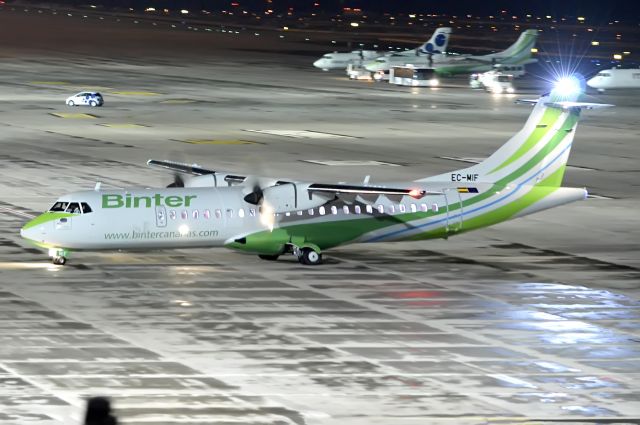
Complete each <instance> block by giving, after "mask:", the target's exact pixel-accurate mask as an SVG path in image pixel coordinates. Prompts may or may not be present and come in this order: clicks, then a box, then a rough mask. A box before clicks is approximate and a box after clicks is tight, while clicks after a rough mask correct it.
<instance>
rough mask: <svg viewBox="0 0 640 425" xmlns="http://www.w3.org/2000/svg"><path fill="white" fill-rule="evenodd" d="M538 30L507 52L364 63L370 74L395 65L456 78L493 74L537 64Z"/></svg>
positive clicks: (526, 33)
mask: <svg viewBox="0 0 640 425" xmlns="http://www.w3.org/2000/svg"><path fill="white" fill-rule="evenodd" d="M537 38H538V30H536V29H528V30H526V31H523V32H522V33H521V34H520V36H519V37H518V39H517V40H516V42H515V43H513V44H512V45H511V46H509V47H508V48H507V49H505V50H503V51H501V52H496V53H490V54H488V55H482V56H474V55H445V54H440V55H435V56H432V58H431V59H430V60H429V59H428V58H427V57H419V58H411V57H406V56H398V55H395V56H384V57H379V58H377V59H375V60H371V61H367V62H364V64H363V66H364V68H365V69H366V70H367V71H371V72H380V71H385V70H389V69H391V67H393V66H403V65H407V64H412V65H414V66H415V67H423V66H424V67H430V68H433V69H434V71H435V72H436V74H438V75H454V74H460V73H469V74H470V73H472V72H485V71H490V70H491V69H493V68H494V67H495V66H496V65H528V64H531V63H535V62H537V59H535V58H533V57H532V56H531V49H532V48H533V47H534V46H535V44H536V39H537Z"/></svg>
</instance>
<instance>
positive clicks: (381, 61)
mask: <svg viewBox="0 0 640 425" xmlns="http://www.w3.org/2000/svg"><path fill="white" fill-rule="evenodd" d="M376 62H378V63H387V60H386V59H385V58H380V59H376Z"/></svg>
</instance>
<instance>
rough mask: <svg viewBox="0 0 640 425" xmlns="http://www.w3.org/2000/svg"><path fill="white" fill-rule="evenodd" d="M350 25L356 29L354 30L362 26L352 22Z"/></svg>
mask: <svg viewBox="0 0 640 425" xmlns="http://www.w3.org/2000/svg"><path fill="white" fill-rule="evenodd" d="M350 25H351V26H352V27H354V28H357V27H359V26H360V24H359V23H357V22H351V24H350Z"/></svg>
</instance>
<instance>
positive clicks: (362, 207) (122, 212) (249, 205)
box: [21, 84, 610, 265]
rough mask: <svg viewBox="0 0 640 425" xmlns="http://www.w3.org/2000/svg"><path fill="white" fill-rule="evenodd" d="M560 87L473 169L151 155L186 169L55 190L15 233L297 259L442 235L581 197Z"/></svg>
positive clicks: (45, 243)
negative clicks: (206, 162) (162, 183)
mask: <svg viewBox="0 0 640 425" xmlns="http://www.w3.org/2000/svg"><path fill="white" fill-rule="evenodd" d="M569 86H570V90H567V89H566V87H564V86H559V87H558V88H556V89H554V90H553V91H552V92H551V93H550V94H547V95H544V96H542V97H541V98H540V99H538V100H529V101H523V102H529V103H533V104H535V106H534V108H533V111H532V112H531V115H530V116H529V119H528V120H527V122H526V124H525V125H524V127H523V128H522V129H521V130H520V131H518V132H517V133H516V134H515V135H514V136H513V137H512V138H511V139H510V140H509V141H507V143H506V144H505V145H504V146H502V147H501V148H500V149H498V150H497V151H496V152H495V153H494V154H493V155H491V156H490V157H489V158H487V159H486V160H484V161H482V162H480V163H479V164H476V165H473V166H471V167H468V168H464V169H460V170H455V171H452V172H449V173H445V174H441V175H437V176H434V177H425V178H420V179H418V180H414V181H405V182H395V183H386V184H377V185H373V184H369V183H368V182H365V183H363V184H353V185H347V184H323V183H314V182H303V181H297V180H282V179H266V178H261V177H255V176H239V175H232V174H228V173H221V172H218V171H214V170H209V169H206V168H202V167H199V166H195V165H188V164H181V163H176V162H171V161H156V160H150V161H149V162H148V163H149V165H153V166H159V167H164V168H166V169H168V170H171V171H172V172H178V173H183V174H189V175H190V177H186V178H184V179H182V178H178V179H177V180H176V182H175V183H174V184H172V185H171V186H174V187H168V188H159V189H130V190H98V187H96V189H95V190H92V191H85V192H76V193H71V194H68V195H64V196H61V197H60V198H59V199H58V200H57V201H56V202H55V203H54V205H53V206H52V207H51V209H50V210H49V211H47V212H45V213H43V214H42V215H39V216H38V217H36V218H34V219H33V220H31V221H29V222H28V223H26V224H25V225H24V227H23V228H22V230H21V235H22V237H24V238H25V239H28V240H29V241H31V242H33V243H35V244H36V245H37V246H40V247H42V248H47V249H49V255H50V256H51V257H52V258H53V261H54V263H56V264H64V263H65V262H66V259H67V256H68V254H69V252H70V251H71V250H116V249H118V250H126V249H156V248H163V249H164V248H189V247H215V246H223V247H227V248H232V249H235V250H239V251H245V252H248V253H253V254H257V255H259V256H260V258H262V259H265V260H276V259H277V258H278V256H280V255H282V254H286V253H291V254H293V255H295V256H297V258H298V259H299V261H300V262H301V263H303V264H307V265H315V264H319V263H321V262H322V252H323V251H325V250H327V249H329V248H333V247H336V246H339V245H343V244H349V243H356V242H384V241H401V240H423V239H432V238H448V237H450V236H453V235H458V234H461V233H464V232H468V231H470V230H474V229H479V228H482V227H487V226H490V225H493V224H496V223H500V222H502V221H505V220H510V219H513V218H517V217H522V216H525V215H528V214H531V213H534V212H537V211H541V210H545V209H548V208H553V207H556V206H559V205H562V204H566V203H568V202H573V201H577V200H580V199H584V198H586V196H587V192H586V190H585V189H581V188H568V187H562V186H561V184H562V178H563V175H564V171H565V166H566V164H567V159H568V158H569V150H570V149H571V144H572V141H573V137H574V135H575V130H576V126H577V124H578V117H579V115H580V111H581V109H584V108H587V109H590V108H595V107H599V106H610V105H599V104H592V103H581V102H577V101H576V99H577V96H576V95H575V94H574V93H573V88H574V87H575V85H571V84H569Z"/></svg>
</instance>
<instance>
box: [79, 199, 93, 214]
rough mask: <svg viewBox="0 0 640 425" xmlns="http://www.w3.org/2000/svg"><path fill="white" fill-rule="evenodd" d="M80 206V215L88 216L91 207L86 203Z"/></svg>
mask: <svg viewBox="0 0 640 425" xmlns="http://www.w3.org/2000/svg"><path fill="white" fill-rule="evenodd" d="M80 206H82V214H88V213H90V212H91V207H90V206H89V204H87V203H86V202H81V203H80Z"/></svg>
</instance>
